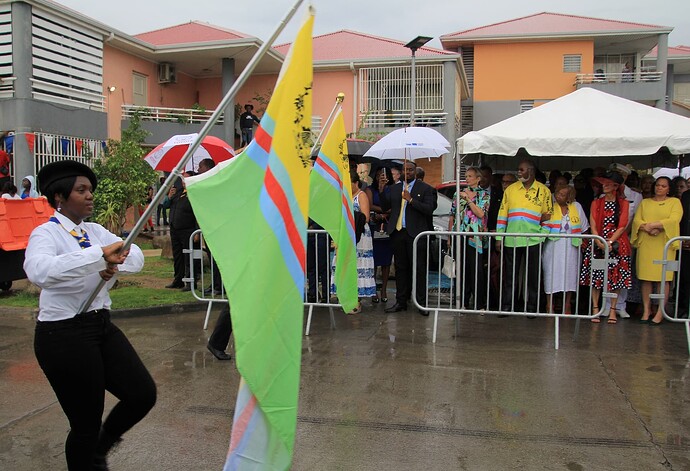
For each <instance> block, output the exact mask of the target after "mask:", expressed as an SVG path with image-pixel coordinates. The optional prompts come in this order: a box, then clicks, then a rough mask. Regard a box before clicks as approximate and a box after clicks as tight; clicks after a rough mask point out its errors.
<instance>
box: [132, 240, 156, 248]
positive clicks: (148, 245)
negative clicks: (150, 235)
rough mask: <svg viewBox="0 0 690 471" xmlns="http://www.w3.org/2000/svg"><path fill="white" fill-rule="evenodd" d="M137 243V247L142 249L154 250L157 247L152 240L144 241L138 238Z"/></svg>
mask: <svg viewBox="0 0 690 471" xmlns="http://www.w3.org/2000/svg"><path fill="white" fill-rule="evenodd" d="M135 243H136V244H137V247H139V248H140V249H141V250H153V249H155V248H156V247H154V246H153V242H152V241H150V240H145V241H142V240H139V239H137V241H136V242H135Z"/></svg>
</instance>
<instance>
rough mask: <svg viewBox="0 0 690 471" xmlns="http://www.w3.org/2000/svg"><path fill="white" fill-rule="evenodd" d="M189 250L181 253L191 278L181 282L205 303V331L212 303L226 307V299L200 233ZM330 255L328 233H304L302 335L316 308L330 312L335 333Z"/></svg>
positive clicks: (197, 232)
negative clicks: (305, 257) (305, 251)
mask: <svg viewBox="0 0 690 471" xmlns="http://www.w3.org/2000/svg"><path fill="white" fill-rule="evenodd" d="M195 239H196V240H195ZM188 247H189V248H187V249H185V250H184V253H185V254H186V255H187V256H188V257H189V267H190V276H189V277H187V278H184V279H183V281H184V282H185V283H190V284H191V287H192V294H193V295H194V297H195V298H196V299H197V300H199V301H202V302H205V303H208V304H207V308H206V317H205V319H204V330H205V329H207V328H208V322H209V319H210V316H211V309H212V307H213V303H227V302H228V298H227V296H226V292H225V287H224V286H223V283H222V280H221V278H220V276H221V275H220V272H219V271H218V268H217V266H216V262H215V260H214V259H213V255H212V254H211V252H210V250H209V249H208V247H207V246H206V244H205V242H204V239H203V237H202V231H201V230H200V229H199V230H196V231H195V232H194V233H193V234H192V235H191V236H190V238H189V246H188ZM332 255H333V250H332V249H331V238H330V236H329V235H328V232H326V231H324V230H314V229H309V230H308V231H307V283H306V284H305V289H304V305H305V307H307V309H308V313H307V322H306V326H305V332H304V333H305V335H309V334H310V331H311V321H312V316H313V314H314V308H315V307H326V308H328V309H329V313H330V319H331V328H332V329H335V314H334V311H333V308H336V307H337V308H340V307H341V305H340V304H339V303H338V300H337V298H336V297H335V296H334V295H331V294H330V291H331V286H332V285H333V282H332V274H333V272H332V270H331V260H332Z"/></svg>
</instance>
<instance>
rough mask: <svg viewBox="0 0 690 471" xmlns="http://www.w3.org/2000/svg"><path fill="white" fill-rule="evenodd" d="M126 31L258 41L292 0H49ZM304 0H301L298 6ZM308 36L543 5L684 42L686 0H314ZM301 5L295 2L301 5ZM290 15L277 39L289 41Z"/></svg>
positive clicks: (465, 21) (388, 33) (414, 30)
mask: <svg viewBox="0 0 690 471" xmlns="http://www.w3.org/2000/svg"><path fill="white" fill-rule="evenodd" d="M57 1H58V3H61V4H63V5H65V6H67V7H69V8H72V9H74V10H77V11H79V12H81V13H83V14H85V15H87V16H89V17H91V18H94V19H96V20H98V21H100V22H102V23H105V24H107V25H110V26H112V27H114V28H117V29H119V30H121V31H123V32H125V33H127V34H131V35H134V34H138V33H142V32H146V31H151V30H154V29H159V28H163V27H166V26H173V25H176V24H180V23H186V22H188V21H190V20H199V21H204V22H208V23H211V24H214V25H217V26H223V27H225V28H230V29H234V30H237V31H240V32H242V33H246V34H249V35H252V36H256V37H258V38H260V39H262V40H266V39H267V38H268V37H269V36H270V34H271V33H272V31H273V30H274V29H275V27H276V26H277V25H278V22H279V21H280V19H281V18H282V17H283V16H284V14H285V12H286V11H287V10H288V8H289V7H290V6H292V5H293V0H231V1H227V0H191V1H190V0H118V1H115V2H103V1H99V0H57ZM307 1H308V0H305V2H304V4H306V3H307ZM313 4H314V6H315V8H316V22H315V26H314V32H315V34H316V35H319V34H324V33H330V32H333V31H338V30H341V29H350V30H355V31H360V32H364V33H369V34H375V35H378V36H383V37H388V38H393V39H399V40H402V41H405V42H407V41H408V40H410V39H412V38H414V37H416V36H418V35H424V36H434V37H435V38H436V39H435V40H434V41H433V42H432V43H430V46H435V47H440V42H439V41H438V37H439V36H440V35H442V34H447V33H452V32H455V31H462V30H465V29H470V28H474V27H477V26H484V25H488V24H491V23H496V22H500V21H505V20H510V19H514V18H519V17H521V16H527V15H531V14H534V13H539V12H543V11H549V12H554V13H567V14H573V15H582V16H592V17H596V18H603V19H612V20H623V21H632V22H637V23H646V24H653V25H660V26H671V27H673V28H674V30H673V33H671V36H670V39H669V46H677V45H680V44H684V45H689V46H690V1H688V0H657V1H652V0H579V1H577V2H573V1H568V2H566V1H563V0H522V1H520V0H478V1H473V2H468V1H463V0H425V1H412V0H314V1H313ZM303 8H304V7H302V9H303ZM301 16H302V15H301V14H299V13H298V15H297V17H296V18H294V19H293V20H292V21H291V23H290V25H289V26H288V28H286V32H285V33H283V35H281V36H280V37H279V40H278V43H282V42H291V41H292V40H293V37H294V34H295V31H296V30H297V24H298V23H299V21H297V20H298V19H299V18H301Z"/></svg>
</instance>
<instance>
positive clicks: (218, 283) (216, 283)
mask: <svg viewBox="0 0 690 471" xmlns="http://www.w3.org/2000/svg"><path fill="white" fill-rule="evenodd" d="M204 252H206V254H207V255H208V259H209V262H210V263H211V265H212V266H213V270H212V273H213V279H212V280H211V288H212V289H214V290H215V291H220V290H221V288H222V287H223V279H222V278H221V276H220V270H219V269H218V264H217V263H216V260H215V259H214V258H213V254H212V253H211V249H209V248H208V245H204ZM196 273H197V276H196V277H195V278H199V277H200V276H201V274H200V273H199V272H196Z"/></svg>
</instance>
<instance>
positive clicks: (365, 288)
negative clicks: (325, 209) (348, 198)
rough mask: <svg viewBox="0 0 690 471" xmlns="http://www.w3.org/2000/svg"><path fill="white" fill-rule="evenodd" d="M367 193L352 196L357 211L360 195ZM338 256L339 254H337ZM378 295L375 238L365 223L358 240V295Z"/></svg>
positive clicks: (368, 296) (361, 192)
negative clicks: (375, 273)
mask: <svg viewBox="0 0 690 471" xmlns="http://www.w3.org/2000/svg"><path fill="white" fill-rule="evenodd" d="M361 195H364V197H365V198H366V197H367V196H366V194H364V192H363V191H359V192H358V193H357V194H356V195H355V196H354V197H353V198H352V202H353V204H352V206H353V208H354V210H355V211H360V206H359V197H360V196H361ZM336 256H337V255H336ZM335 259H336V257H333V263H332V265H331V272H332V273H331V280H334V281H335ZM334 281H332V282H331V294H335V283H334ZM375 295H376V281H375V280H374V239H373V238H372V237H371V229H369V224H365V225H364V233H363V234H362V237H360V239H359V242H357V296H358V297H359V298H371V297H372V296H375Z"/></svg>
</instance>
